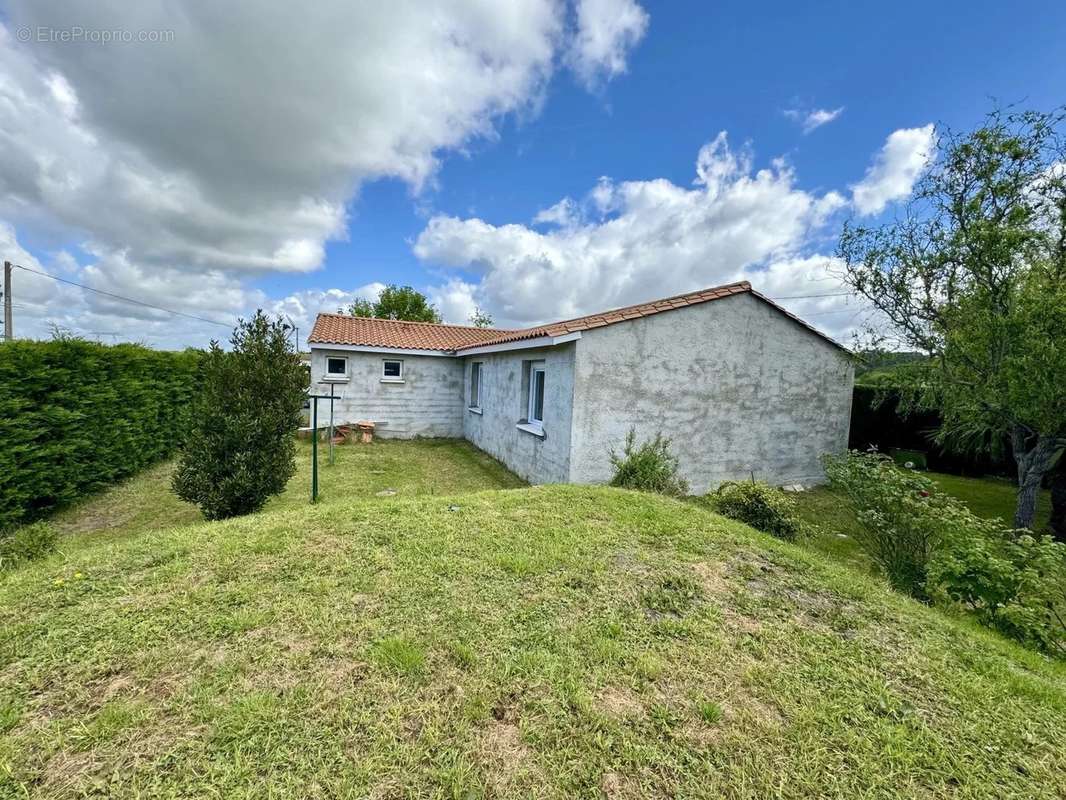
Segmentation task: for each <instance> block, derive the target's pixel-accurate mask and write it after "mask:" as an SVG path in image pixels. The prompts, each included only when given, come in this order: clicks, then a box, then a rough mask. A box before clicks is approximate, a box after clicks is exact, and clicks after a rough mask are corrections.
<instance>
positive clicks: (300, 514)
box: [0, 487, 1066, 798]
mask: <svg viewBox="0 0 1066 800" xmlns="http://www.w3.org/2000/svg"><path fill="white" fill-rule="evenodd" d="M63 548H64V552H62V553H60V554H57V555H55V556H53V557H51V558H49V559H47V560H45V561H42V562H39V563H36V564H33V565H31V566H29V567H27V568H25V569H22V570H18V571H15V572H12V573H9V574H8V575H7V576H5V577H4V578H2V581H3V583H2V584H0V625H2V628H3V649H2V653H0V674H2V676H3V679H2V680H0V795H4V796H21V795H22V794H23V793H26V792H28V793H35V794H37V795H38V796H44V797H68V796H80V795H83V794H94V793H96V794H100V795H105V794H107V795H110V796H113V797H134V796H181V797H204V796H224V797H249V798H252V797H254V798H263V797H292V796H317V797H349V796H351V797H362V796H372V797H377V798H387V797H405V796H441V797H515V798H519V797H522V798H525V797H572V796H577V797H603V796H606V797H609V798H627V797H634V798H635V797H672V796H687V797H703V796H706V797H752V798H756V797H767V796H786V797H808V796H822V797H857V796H862V797H892V798H899V797H1044V796H1046V797H1054V796H1056V793H1057V792H1058V790H1059V789H1060V788H1061V787H1062V786H1064V785H1066V746H1064V745H1063V744H1062V738H1061V732H1062V730H1063V729H1064V728H1066V669H1064V668H1063V666H1062V665H1060V664H1055V663H1051V662H1048V661H1047V660H1045V659H1043V658H1042V657H1040V656H1038V655H1035V654H1033V653H1029V652H1026V651H1023V650H1021V649H1020V648H1017V647H1015V646H1013V645H1012V644H1010V643H1008V642H1005V641H1003V640H1001V639H999V638H997V637H995V636H993V635H990V634H985V633H983V632H981V631H979V630H978V629H976V628H975V627H973V626H970V625H967V624H965V623H961V622H959V623H956V622H954V621H951V620H947V619H945V618H944V617H943V616H942V615H940V614H938V613H936V612H934V611H931V610H929V609H926V608H923V607H921V606H919V605H917V604H915V603H912V602H910V601H908V600H905V599H903V598H900V597H897V596H894V595H892V594H891V593H889V592H888V591H887V590H886V589H884V588H882V587H881V586H880V585H879V584H878V583H876V582H874V581H873V580H871V579H868V578H866V577H865V576H863V575H861V574H860V573H858V572H854V571H850V570H847V569H845V568H842V567H838V566H833V565H831V564H828V563H827V562H825V561H823V560H822V559H821V557H820V556H819V555H817V554H813V553H810V552H805V551H802V550H800V549H799V548H797V547H793V546H790V545H785V544H781V543H777V542H774V541H773V540H771V539H770V538H769V537H765V536H762V535H758V534H755V533H754V532H752V531H751V530H750V529H748V528H746V527H744V526H742V525H739V524H736V523H732V522H729V521H727V520H724V519H723V518H721V517H718V516H716V515H714V514H711V513H708V512H706V511H703V510H701V509H698V508H695V507H693V506H692V505H691V504H684V503H680V502H675V501H672V500H666V499H661V498H657V497H652V496H648V495H640V494H635V493H630V492H624V491H620V490H612V489H599V488H576V487H538V488H530V489H516V490H509V491H488V492H480V493H475V494H465V495H453V496H450V497H437V496H423V497H416V498H404V497H387V498H374V499H366V500H359V501H354V502H345V501H337V502H335V503H333V504H332V505H325V506H320V507H316V508H306V507H304V508H291V509H282V510H277V511H275V512H272V513H267V514H261V515H256V516H254V517H249V518H246V519H241V520H235V521H230V522H223V523H211V524H206V523H205V524H198V525H193V526H188V527H184V528H174V529H169V530H167V531H163V532H159V533H152V534H142V535H132V536H124V537H121V538H119V539H116V540H114V541H110V542H109V541H106V540H103V539H101V538H100V537H88V536H85V537H73V538H71V539H68V540H67V541H66V542H65V543H64V545H63Z"/></svg>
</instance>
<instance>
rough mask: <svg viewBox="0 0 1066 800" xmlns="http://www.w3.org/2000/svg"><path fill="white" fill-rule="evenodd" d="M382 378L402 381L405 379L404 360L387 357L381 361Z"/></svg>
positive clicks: (396, 381)
mask: <svg viewBox="0 0 1066 800" xmlns="http://www.w3.org/2000/svg"><path fill="white" fill-rule="evenodd" d="M381 380H382V381H388V382H391V383H400V382H401V381H402V380H403V362H402V361H393V360H391V359H386V360H385V361H382V362H381Z"/></svg>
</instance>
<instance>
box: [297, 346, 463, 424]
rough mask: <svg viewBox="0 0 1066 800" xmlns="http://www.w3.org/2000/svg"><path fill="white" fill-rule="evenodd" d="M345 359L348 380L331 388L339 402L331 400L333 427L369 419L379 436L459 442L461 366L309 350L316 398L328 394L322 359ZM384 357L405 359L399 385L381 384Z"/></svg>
mask: <svg viewBox="0 0 1066 800" xmlns="http://www.w3.org/2000/svg"><path fill="white" fill-rule="evenodd" d="M330 356H336V357H346V358H347V359H348V375H349V377H348V380H347V381H346V382H341V383H333V386H334V392H335V393H336V394H338V395H340V396H341V397H342V399H341V400H339V401H334V420H335V422H336V424H344V423H347V422H357V421H359V420H364V419H369V420H371V421H372V422H374V423H375V424H376V425H377V430H376V433H377V435H379V436H384V437H393V438H411V437H415V436H444V437H461V436H462V435H463V416H462V415H463V413H465V412H464V407H465V406H464V403H463V393H462V375H463V367H462V362H461V361H460V360H459V359H457V358H452V357H449V356H424V355H410V354H404V355H395V356H394V355H386V354H381V353H358V352H354V351H345V350H332V349H329V348H327V347H319V346H317V345H313V346H312V347H311V381H312V384H311V387H312V389H313V390H314V392H315V393H316V394H329V384H328V383H323V382H322V379H323V377H324V376H325V372H326V358H327V357H330ZM386 358H388V359H390V360H391V359H401V360H403V362H404V364H403V374H404V377H403V383H390V382H384V381H382V368H381V363H382V361H383V360H385V359H386ZM328 412H329V403H328V402H322V401H321V400H320V401H319V406H318V414H319V425H322V424H324V418H325V420H326V421H328Z"/></svg>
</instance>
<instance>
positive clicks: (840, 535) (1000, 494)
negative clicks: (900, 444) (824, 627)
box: [791, 472, 1051, 571]
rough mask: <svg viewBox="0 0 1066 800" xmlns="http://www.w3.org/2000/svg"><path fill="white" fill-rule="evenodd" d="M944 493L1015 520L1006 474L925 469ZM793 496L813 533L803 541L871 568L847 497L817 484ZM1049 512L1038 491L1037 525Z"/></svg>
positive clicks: (982, 510)
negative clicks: (967, 475) (859, 542)
mask: <svg viewBox="0 0 1066 800" xmlns="http://www.w3.org/2000/svg"><path fill="white" fill-rule="evenodd" d="M926 474H927V475H928V476H929V477H930V478H932V479H933V481H934V482H935V483H936V484H937V486H939V487H940V489H941V490H942V491H944V492H946V493H947V494H949V495H951V496H953V497H955V498H957V499H959V500H961V501H963V502H964V503H965V504H966V505H967V506H968V507H969V509H970V510H971V511H972V512H973V513H975V514H977V515H978V516H981V517H987V518H989V519H995V518H998V519H1000V520H1002V521H1003V524H1004V525H1012V524H1013V520H1014V505H1015V498H1016V495H1015V486H1014V484H1013V483H1011V481H1009V480H1007V479H1005V478H994V477H986V478H964V477H960V476H958V475H947V474H945V473H942V472H928V473H926ZM791 497H793V498H794V499H795V500H796V505H797V507H798V508H797V510H798V512H799V515H800V518H801V519H802V520H803V521H804V522H805V523H807V526H808V528H809V529H812V530H815V531H816V533H814V535H812V536H809V537H807V538H806V539H805V542H806V543H807V544H809V545H810V546H811V547H813V548H814V549H815V550H818V551H819V552H821V553H824V554H825V555H828V556H831V557H833V558H835V559H837V560H838V561H842V562H844V563H846V564H848V565H850V566H852V567H855V568H858V569H861V570H864V571H870V570H871V569H872V567H871V565H870V562H869V560H868V559H867V558H866V556H865V555H864V554H863V553H862V552H861V551H860V550H859V548H858V546H857V545H856V543H855V539H854V536H855V532H856V529H857V527H858V521H857V520H856V519H855V514H854V513H853V512H852V510H851V508H850V507H849V506H848V504H847V501H846V500H844V499H842V498H841V497H839V496H838V495H837V494H836V493H834V492H833V491H831V490H830V489H828V488H826V487H824V486H819V487H815V488H814V489H811V490H809V491H806V492H799V493H797V494H794V495H791ZM1050 514H1051V499H1050V496H1049V493H1048V492H1047V491H1041V492H1040V496H1039V498H1038V499H1037V514H1036V528H1037V530H1043V529H1046V528H1047V526H1048V519H1049V517H1050Z"/></svg>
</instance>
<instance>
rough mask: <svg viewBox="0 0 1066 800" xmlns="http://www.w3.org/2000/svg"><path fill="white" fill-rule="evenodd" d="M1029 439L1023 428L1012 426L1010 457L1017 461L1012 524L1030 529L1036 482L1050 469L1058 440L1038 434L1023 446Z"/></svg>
mask: <svg viewBox="0 0 1066 800" xmlns="http://www.w3.org/2000/svg"><path fill="white" fill-rule="evenodd" d="M1029 440H1030V436H1029V435H1028V432H1027V431H1026V430H1025V429H1024V428H1020V427H1016V428H1015V429H1014V430H1013V431H1012V433H1011V443H1012V445H1013V447H1014V460H1015V461H1017V462H1018V505H1017V508H1015V510H1014V527H1015V528H1029V529H1030V530H1031V529H1032V527H1033V520H1034V519H1035V518H1036V499H1037V497H1038V495H1039V493H1040V483H1041V482H1042V481H1043V480H1044V473H1046V472H1047V471H1048V470H1049V469H1051V465H1052V464H1053V463H1054V461H1055V454H1056V453H1057V452H1058V449H1059V447H1061V444H1060V442H1059V440H1058V439H1056V438H1055V437H1051V436H1040V435H1039V434H1038V435H1037V436H1036V438H1035V440H1034V441H1033V442H1032V446H1031V447H1029V448H1027V447H1026V444H1027V443H1029Z"/></svg>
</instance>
